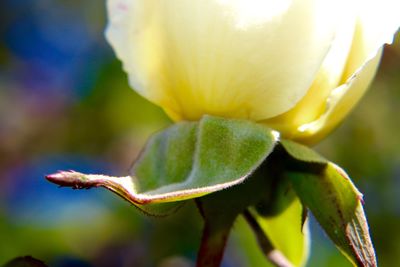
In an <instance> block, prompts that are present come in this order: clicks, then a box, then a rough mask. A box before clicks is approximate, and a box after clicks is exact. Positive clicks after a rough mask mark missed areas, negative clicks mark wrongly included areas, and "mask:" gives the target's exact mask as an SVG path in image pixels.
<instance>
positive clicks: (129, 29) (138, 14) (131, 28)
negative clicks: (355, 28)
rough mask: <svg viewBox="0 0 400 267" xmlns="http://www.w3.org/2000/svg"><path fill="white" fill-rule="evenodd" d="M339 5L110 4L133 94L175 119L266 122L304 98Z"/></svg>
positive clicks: (114, 40)
mask: <svg viewBox="0 0 400 267" xmlns="http://www.w3.org/2000/svg"><path fill="white" fill-rule="evenodd" d="M343 5H344V1H324V0H281V1H273V0H230V1H227V0H202V1H193V0H168V1H163V0H109V1H108V10H109V17H110V23H109V26H108V29H107V38H108V40H109V41H110V43H111V44H112V45H113V47H114V49H115V50H116V53H117V56H118V57H119V58H120V59H121V60H122V61H123V65H124V68H125V70H126V71H127V72H128V75H129V80H130V82H131V85H132V86H133V87H134V88H135V90H137V91H138V92H139V93H141V94H142V95H144V96H145V97H147V98H148V99H150V100H151V101H153V102H155V103H156V104H158V105H160V106H162V107H163V108H164V109H165V110H166V111H167V112H168V113H169V114H170V115H172V116H173V117H174V118H175V119H198V118H200V117H201V116H202V115H203V114H212V115H221V116H226V117H236V118H248V119H252V120H260V119H266V118H270V117H273V116H276V115H278V114H281V113H283V112H285V111H287V110H289V109H290V108H292V107H293V106H294V105H295V104H296V103H297V102H298V101H299V100H300V99H301V98H302V97H303V96H304V95H305V94H306V93H307V91H308V89H309V87H310V85H311V83H312V81H313V79H314V76H315V74H316V73H317V71H318V69H319V68H320V65H321V63H322V61H323V59H324V57H325V55H326V53H327V51H328V50H329V47H330V45H331V41H332V39H333V38H334V35H335V31H336V27H337V25H336V21H337V16H338V15H339V10H340V9H343V8H345V7H344V6H343Z"/></svg>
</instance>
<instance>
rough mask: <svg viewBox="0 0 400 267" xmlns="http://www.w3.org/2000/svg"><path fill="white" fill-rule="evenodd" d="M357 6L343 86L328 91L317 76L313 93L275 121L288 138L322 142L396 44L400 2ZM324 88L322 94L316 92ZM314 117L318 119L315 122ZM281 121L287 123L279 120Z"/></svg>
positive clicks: (372, 0)
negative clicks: (388, 45)
mask: <svg viewBox="0 0 400 267" xmlns="http://www.w3.org/2000/svg"><path fill="white" fill-rule="evenodd" d="M356 3H357V8H356V10H357V11H358V18H357V22H356V29H355V32H354V37H353V43H352V46H351V49H350V53H349V55H348V58H347V62H346V65H345V67H344V70H343V74H342V77H341V81H340V83H339V84H338V86H337V88H335V87H332V88H331V89H330V90H328V91H326V88H328V87H326V85H327V84H326V83H325V86H324V83H319V82H318V80H319V79H320V78H322V80H323V79H324V77H323V76H322V77H321V76H320V75H319V76H317V80H316V82H314V84H313V87H312V88H311V89H310V91H309V93H308V94H307V95H306V97H305V98H304V99H303V100H302V101H301V102H300V103H299V104H298V105H297V106H296V107H295V108H294V109H293V110H291V111H289V112H288V113H287V115H286V116H285V114H283V115H281V116H278V117H277V118H276V119H275V120H272V123H275V124H276V125H273V124H272V126H275V128H277V129H278V130H280V128H282V130H281V131H282V132H283V135H284V136H286V137H287V138H291V139H294V140H297V141H299V142H303V143H308V144H312V143H316V142H318V141H319V140H321V139H322V138H324V137H325V136H326V135H327V134H329V133H330V132H331V131H332V130H333V129H334V128H335V127H337V125H338V124H339V123H340V122H341V121H342V120H343V119H344V117H346V116H347V114H348V113H349V112H350V111H351V110H352V109H353V107H354V106H355V105H356V104H357V103H358V101H359V100H360V98H361V97H362V96H363V94H364V93H365V91H366V90H367V89H368V86H369V84H370V83H371V81H372V79H373V77H374V75H375V73H376V70H377V68H378V65H379V60H380V57H381V53H382V51H381V50H382V46H383V44H384V43H391V42H392V40H393V35H394V33H395V32H396V30H397V29H398V27H399V25H400V16H398V14H397V12H398V10H400V2H399V1H397V0H385V1H383V2H382V1H376V0H366V1H365V0H364V1H358V2H356ZM320 86H322V89H323V90H322V91H318V90H317V89H316V88H315V87H320ZM324 88H325V89H324ZM324 92H328V94H324ZM323 98H325V101H323ZM318 103H322V104H321V105H319V104H318ZM307 107H308V108H307ZM318 109H319V110H318ZM313 112H314V113H313ZM307 115H308V116H307ZM312 115H317V116H316V117H314V118H312ZM280 117H282V118H283V120H279V119H280ZM307 120H308V122H307ZM301 123H303V125H300V124H301ZM279 127H280V128H279ZM295 127H297V129H295Z"/></svg>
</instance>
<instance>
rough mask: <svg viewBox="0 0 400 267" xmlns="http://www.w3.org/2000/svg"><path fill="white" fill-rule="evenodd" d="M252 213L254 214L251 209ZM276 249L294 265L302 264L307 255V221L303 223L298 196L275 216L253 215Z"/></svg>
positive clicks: (304, 262)
mask: <svg viewBox="0 0 400 267" xmlns="http://www.w3.org/2000/svg"><path fill="white" fill-rule="evenodd" d="M253 214H256V213H255V212H254V211H253ZM255 218H256V219H257V221H258V223H259V224H260V226H261V227H262V229H263V230H264V232H265V235H266V236H268V238H269V239H270V241H271V243H272V244H273V246H274V247H275V249H276V250H279V251H281V252H282V253H283V255H285V256H286V258H287V259H288V260H290V262H291V263H292V264H293V265H294V266H304V265H305V264H306V261H307V259H308V255H309V245H310V241H309V237H310V236H309V229H308V221H307V220H306V221H305V222H304V223H303V206H302V204H301V202H300V200H299V199H298V198H295V199H294V200H293V201H291V203H290V205H289V206H288V207H287V208H286V209H285V210H283V211H282V212H281V213H279V214H277V215H275V216H261V215H255Z"/></svg>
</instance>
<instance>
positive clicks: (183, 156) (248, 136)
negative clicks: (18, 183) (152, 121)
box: [47, 116, 278, 216]
mask: <svg viewBox="0 0 400 267" xmlns="http://www.w3.org/2000/svg"><path fill="white" fill-rule="evenodd" d="M277 139H278V137H277V135H276V134H275V132H273V131H272V130H270V129H269V128H267V127H265V126H263V125H260V124H257V123H254V122H250V121H247V120H234V119H225V118H219V117H213V116H204V117H203V118H202V119H201V120H200V121H199V122H180V123H176V124H174V125H172V126H171V127H169V128H167V129H165V130H163V131H161V132H159V133H156V134H154V135H153V136H152V137H151V138H150V139H149V141H148V143H147V144H146V146H145V148H144V150H143V151H142V153H141V154H140V156H139V158H138V160H137V161H136V162H135V163H134V165H133V167H132V169H131V171H130V175H128V176H125V177H110V176H105V175H94V174H82V173H78V172H73V171H69V172H68V171H67V172H65V171H64V172H60V173H57V174H52V175H48V176H47V179H48V180H50V181H52V182H54V183H56V184H59V185H61V186H70V187H73V188H76V189H80V188H91V187H99V186H102V187H105V188H107V189H109V190H111V191H113V192H114V193H116V194H118V195H119V196H121V197H122V198H124V199H125V200H127V201H129V202H130V203H132V204H134V205H135V206H137V207H138V208H139V209H140V210H142V211H144V212H145V213H148V214H151V215H160V216H162V215H165V214H169V213H173V212H174V211H176V210H177V209H178V208H179V205H181V204H182V203H177V204H174V203H171V202H176V201H182V200H187V199H193V198H197V197H201V196H204V195H207V194H209V193H213V192H217V191H220V190H223V189H226V188H228V187H232V186H234V185H237V184H240V183H242V182H243V181H245V180H246V179H247V177H248V176H249V175H251V174H252V173H253V172H254V171H255V170H256V169H257V168H258V167H259V166H260V165H261V164H262V163H263V162H264V160H265V159H266V158H267V157H268V155H269V154H270V153H271V152H272V151H273V149H274V147H275V144H276V143H277V141H278V140H277ZM159 203H163V204H165V203H170V204H168V205H167V206H166V205H157V204H159ZM145 204H146V205H145Z"/></svg>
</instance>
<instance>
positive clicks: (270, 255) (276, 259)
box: [243, 210, 293, 267]
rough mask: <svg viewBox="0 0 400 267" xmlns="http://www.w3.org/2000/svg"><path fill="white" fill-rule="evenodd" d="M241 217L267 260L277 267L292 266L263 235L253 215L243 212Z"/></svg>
mask: <svg viewBox="0 0 400 267" xmlns="http://www.w3.org/2000/svg"><path fill="white" fill-rule="evenodd" d="M243 216H244V218H245V219H246V221H247V223H248V224H249V225H250V227H251V229H252V230H253V232H254V234H255V236H256V238H257V241H258V244H259V246H260V248H261V251H262V252H263V253H264V255H265V256H266V257H267V259H268V260H269V261H270V262H271V263H272V264H273V265H275V266H277V267H293V264H292V263H290V261H289V260H288V259H287V258H286V257H285V255H283V254H282V252H280V251H279V250H277V249H276V248H274V246H273V244H272V243H271V241H270V240H269V239H268V237H267V236H266V235H265V233H264V231H263V230H262V228H261V226H260V225H259V224H258V222H257V220H256V219H255V218H254V217H253V215H252V214H251V213H250V212H249V211H248V210H246V211H244V212H243Z"/></svg>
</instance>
